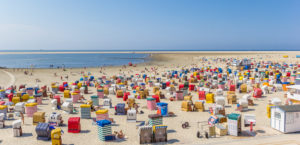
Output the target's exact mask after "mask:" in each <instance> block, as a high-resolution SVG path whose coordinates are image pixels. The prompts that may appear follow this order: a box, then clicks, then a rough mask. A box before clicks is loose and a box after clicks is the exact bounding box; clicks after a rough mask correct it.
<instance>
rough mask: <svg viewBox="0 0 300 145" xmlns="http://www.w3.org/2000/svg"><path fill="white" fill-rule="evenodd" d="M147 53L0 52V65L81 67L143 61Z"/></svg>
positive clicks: (146, 57)
mask: <svg viewBox="0 0 300 145" xmlns="http://www.w3.org/2000/svg"><path fill="white" fill-rule="evenodd" d="M148 56H149V54H137V53H104V54H95V53H94V54H93V53H82V54H0V67H6V68H30V67H31V66H33V67H34V68H50V65H53V67H54V68H57V67H66V68H71V67H72V68H82V67H99V66H116V65H126V64H128V63H129V62H132V63H133V64H137V63H143V62H146V61H147V60H148Z"/></svg>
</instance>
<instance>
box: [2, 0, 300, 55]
mask: <svg viewBox="0 0 300 145" xmlns="http://www.w3.org/2000/svg"><path fill="white" fill-rule="evenodd" d="M299 7H300V0H80V1H79V0H0V50H27V49H28V50H36V49H37V50H39V49H43V50H300V8H299Z"/></svg>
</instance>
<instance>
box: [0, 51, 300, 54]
mask: <svg viewBox="0 0 300 145" xmlns="http://www.w3.org/2000/svg"><path fill="white" fill-rule="evenodd" d="M291 52H298V53H299V52H300V51H188V50H187V51H56V52H55V51H54V52H52V51H44V52H42V51H41V52H25V51H24V52H13V51H11V52H1V51H0V55H6V54H109V53H111V54H118V53H119V54H124V53H125V54H130V53H137V54H178V53H184V54H189V53H192V54H194V53H198V54H206V53H227V54H232V53H233V54H236V53H291Z"/></svg>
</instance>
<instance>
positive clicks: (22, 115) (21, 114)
mask: <svg viewBox="0 0 300 145" xmlns="http://www.w3.org/2000/svg"><path fill="white" fill-rule="evenodd" d="M20 116H21V119H22V122H23V124H24V114H23V113H22V112H20Z"/></svg>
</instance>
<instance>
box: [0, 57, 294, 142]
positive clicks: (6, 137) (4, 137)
mask: <svg viewBox="0 0 300 145" xmlns="http://www.w3.org/2000/svg"><path fill="white" fill-rule="evenodd" d="M146 53H151V54H152V55H151V61H149V62H147V63H143V64H138V65H137V66H136V67H128V66H127V67H126V68H123V67H122V66H113V67H104V68H103V69H102V73H100V68H87V69H84V68H76V69H66V71H63V70H62V69H34V70H29V72H30V73H31V72H32V75H24V69H3V70H4V71H7V72H8V73H4V72H3V73H2V72H1V73H0V86H8V85H11V84H14V85H17V86H19V85H20V84H27V85H28V86H34V85H36V84H38V85H39V86H43V85H47V86H50V84H51V83H52V82H59V83H60V84H61V83H62V82H65V81H68V82H74V81H76V80H78V79H79V78H81V75H80V72H81V71H84V72H86V73H87V72H90V73H91V74H92V75H93V76H95V78H98V77H100V76H103V75H106V76H112V75H118V74H119V73H121V72H122V73H123V72H124V73H125V74H126V75H128V76H129V75H131V74H137V73H139V74H140V73H141V71H144V70H145V67H147V68H148V69H149V68H151V67H157V68H158V72H165V71H167V70H174V69H177V70H178V69H180V68H182V67H184V68H188V67H191V66H198V67H202V66H212V67H224V66H225V64H221V63H211V64H207V63H205V64H204V63H202V62H201V61H200V60H199V59H200V58H202V57H207V58H246V57H247V58H254V59H255V60H256V61H261V60H264V61H273V62H287V63H296V62H298V60H299V59H297V58H296V55H297V54H298V55H299V54H300V52H276V51H274V52H265V51H262V52H254V51H253V52H252V51H249V52H160V53H157V52H146ZM283 55H288V56H289V58H283V57H282V56H283ZM54 73H56V74H57V77H55V76H54ZM148 74H151V73H148ZM66 75H68V77H69V78H68V80H66V79H64V80H61V78H60V77H61V76H66ZM152 75H154V74H153V73H152ZM160 75H161V73H160ZM37 79H38V80H40V82H37V81H36V80H37ZM149 90H150V95H152V94H153V93H152V89H149ZM89 92H90V94H88V95H85V98H87V99H90V96H91V95H93V94H96V89H95V88H91V87H90V88H89ZM162 92H163V93H164V94H167V93H166V91H165V90H163V91H162ZM213 92H215V90H214V91H213ZM225 93H226V92H224V95H225ZM284 93H285V92H277V93H273V94H267V95H265V96H264V97H263V98H260V99H257V100H254V103H255V104H256V105H255V106H249V111H247V112H243V113H242V114H255V115H256V121H257V123H256V126H255V127H254V130H255V131H256V136H255V137H247V136H243V137H233V136H222V137H216V138H211V139H205V138H202V139H198V138H197V137H196V133H197V131H198V130H201V127H199V128H198V124H197V122H201V121H207V119H208V117H209V116H210V114H209V113H208V112H184V111H181V101H173V102H171V101H169V100H168V99H165V100H161V101H162V102H167V103H169V108H168V110H169V111H172V112H174V113H175V114H176V117H164V118H163V123H164V125H167V126H168V144H241V143H248V144H300V139H299V138H300V134H282V133H280V132H278V131H276V130H274V129H272V128H271V127H270V120H269V119H268V118H267V110H266V106H267V104H268V100H270V99H271V98H274V97H279V98H280V99H281V100H282V101H285V99H284V97H283V96H284ZM61 95H62V94H61ZM243 95H244V94H239V93H237V96H238V98H241V97H242V96H243ZM166 96H167V98H168V97H169V96H168V95H166ZM192 96H193V101H196V100H198V95H197V93H196V92H192ZM225 96H226V95H225ZM109 97H110V98H111V99H112V103H113V106H114V105H116V104H117V103H124V102H123V100H122V99H117V98H116V96H115V95H109ZM136 101H137V103H138V104H139V105H140V110H143V111H144V112H145V113H144V114H138V115H137V121H148V114H150V113H156V112H155V111H149V110H147V109H145V106H146V100H143V99H142V100H140V99H136ZM100 104H102V100H101V99H100ZM226 104H227V103H226ZM79 105H80V104H79V103H77V104H74V106H75V107H79ZM210 106H212V105H211V104H205V108H206V110H208V107H210ZM226 106H228V107H226V113H231V112H236V111H235V109H236V105H232V106H231V105H226ZM77 109H78V110H80V109H79V108H77ZM38 111H44V112H46V120H47V119H48V116H49V115H50V113H51V112H59V113H61V114H62V115H63V119H64V122H65V123H67V120H68V118H69V117H77V116H80V114H66V113H64V112H63V111H61V110H52V109H51V104H50V99H45V100H43V105H39V106H38ZM114 112H115V111H114V109H113V108H111V109H109V116H110V117H112V118H113V119H114V120H115V121H116V125H114V126H112V130H113V131H119V130H123V132H124V133H125V134H126V140H125V141H120V142H105V143H104V142H102V141H100V140H99V139H98V136H97V126H95V125H92V120H91V119H81V129H82V131H81V133H78V134H73V133H68V132H67V126H66V125H65V126H63V127H61V128H62V130H63V131H64V132H65V133H64V134H63V135H62V143H63V144H75V145H85V144H90V145H94V144H126V145H132V144H139V140H138V129H137V128H136V125H137V124H138V123H128V122H127V121H126V119H127V117H126V116H116V115H114ZM238 113H239V112H238ZM91 114H92V117H95V113H94V112H92V113H91ZM25 116H26V115H25ZM15 118H16V119H18V117H15ZM185 121H188V122H189V123H190V126H191V127H190V128H188V129H182V127H181V123H182V122H185ZM11 123H12V121H8V120H6V122H5V124H6V125H8V127H6V128H4V129H0V144H4V145H15V144H22V145H23V144H24V145H44V144H51V141H47V142H46V141H41V140H37V139H36V133H35V126H34V125H32V118H29V117H25V125H22V129H23V136H22V137H13V132H12V128H11ZM249 129H250V128H249V127H244V126H243V127H242V130H243V131H244V132H246V131H247V130H249Z"/></svg>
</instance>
